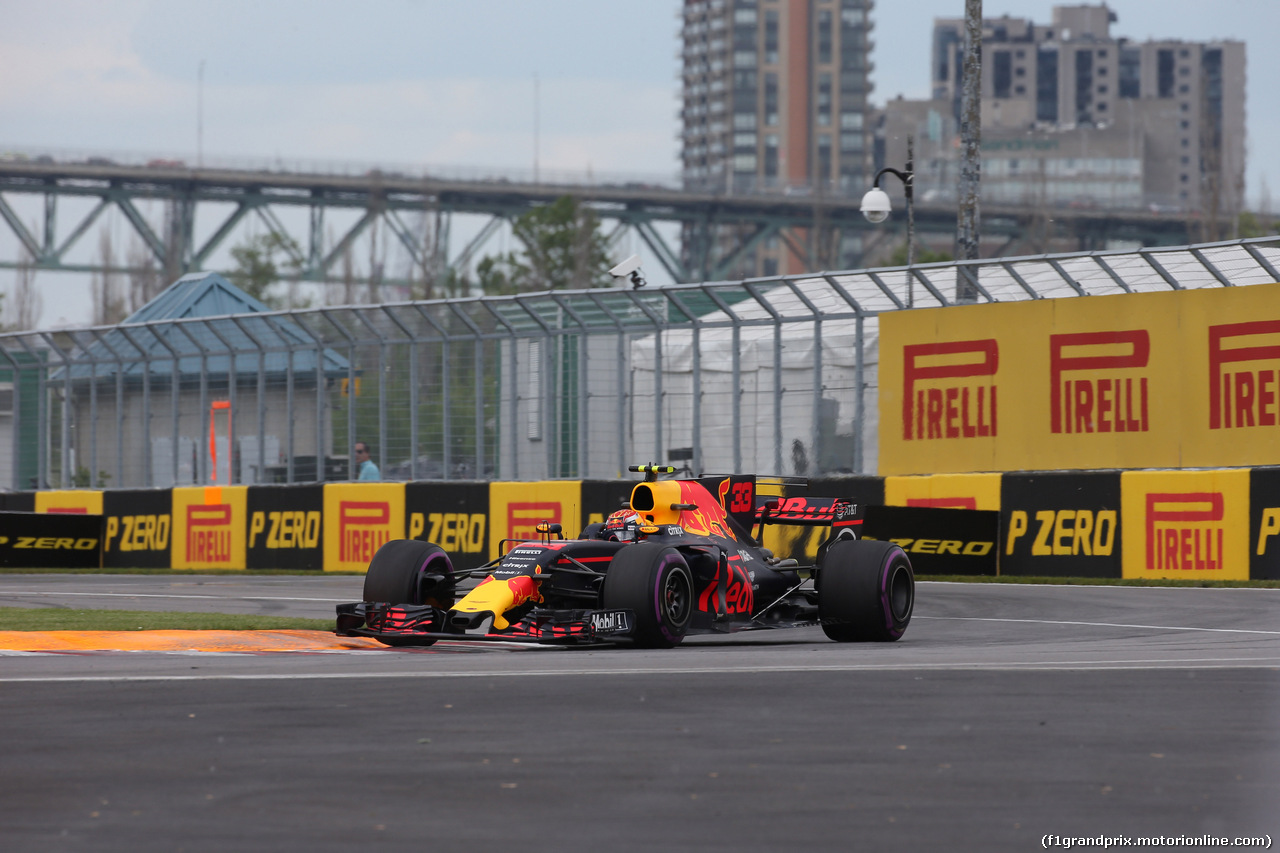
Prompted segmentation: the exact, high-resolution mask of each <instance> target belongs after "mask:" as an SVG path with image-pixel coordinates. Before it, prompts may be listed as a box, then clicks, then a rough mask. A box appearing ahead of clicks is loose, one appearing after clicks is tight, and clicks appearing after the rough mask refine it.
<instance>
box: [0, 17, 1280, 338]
mask: <svg viewBox="0 0 1280 853" xmlns="http://www.w3.org/2000/svg"><path fill="white" fill-rule="evenodd" d="M1110 5H1111V7H1112V9H1113V10H1115V12H1116V13H1117V15H1118V18H1119V20H1118V22H1117V23H1116V24H1115V25H1113V28H1112V32H1113V34H1115V35H1120V36H1128V37H1130V38H1133V39H1137V40H1146V39H1148V38H1183V39H1194V40H1210V39H1243V40H1244V41H1245V42H1246V43H1247V45H1248V47H1247V52H1248V82H1247V86H1248V102H1247V121H1248V133H1249V165H1248V170H1249V171H1248V179H1247V183H1248V192H1249V195H1250V198H1251V199H1252V200H1253V201H1255V202H1256V201H1257V200H1258V198H1259V196H1260V194H1261V189H1262V186H1263V182H1264V181H1265V182H1266V183H1268V184H1269V185H1270V186H1272V187H1274V188H1275V189H1273V190H1271V194H1272V195H1274V196H1276V197H1277V198H1276V200H1275V201H1273V202H1272V204H1273V206H1276V205H1277V203H1280V146H1277V145H1275V144H1274V143H1273V142H1271V141H1272V140H1275V139H1277V138H1280V95H1277V94H1276V92H1275V91H1273V90H1272V89H1270V88H1269V86H1270V84H1271V83H1272V82H1273V81H1277V80H1280V56H1278V53H1280V52H1278V51H1277V50H1276V48H1275V45H1274V42H1275V39H1276V34H1277V33H1280V0H1112V2H1111V3H1110ZM680 8H681V3H680V2H679V0H536V2H535V0H465V2H461V0H366V2H363V3H352V2H350V0H40V2H34V1H33V0H0V154H3V153H4V152H8V151H24V152H26V153H40V152H43V151H48V152H51V153H55V154H58V153H63V154H72V153H74V154H78V155H79V156H88V155H92V154H100V155H107V156H109V155H110V154H112V153H113V152H136V153H141V154H150V155H153V156H161V157H174V158H181V159H184V160H187V161H188V162H194V160H195V158H196V152H197V147H198V146H201V147H202V150H203V152H204V156H205V161H206V162H207V163H211V164H212V163H216V162H217V161H218V160H219V159H225V158H247V157H251V158H261V159H267V158H271V159H280V160H284V161H291V160H292V161H297V160H330V161H335V162H342V163H350V164H357V165H359V164H372V163H378V164H385V165H388V166H390V165H394V164H412V165H416V166H434V167H439V168H442V169H444V168H451V169H453V170H455V171H457V172H460V173H464V174H465V173H466V171H467V170H479V169H485V170H488V169H505V170H512V171H514V170H522V171H529V170H531V169H532V168H533V166H534V161H535V132H534V128H535V112H536V116H537V126H538V128H539V132H538V133H537V136H536V139H537V145H536V157H537V161H538V165H539V166H540V168H541V169H542V170H544V174H546V173H550V172H552V171H554V170H565V171H572V172H575V173H577V174H579V175H582V174H585V173H586V172H587V171H588V170H590V171H591V172H592V173H593V174H594V173H611V174H617V173H632V174H635V175H655V176H657V175H662V176H668V177H669V176H673V175H674V174H675V172H676V169H677V153H678V143H677V135H678V133H679V130H680V123H679V117H678V108H679V81H678V72H679V62H678V58H677V54H678V51H679V11H680ZM1051 8H1052V3H1051V2H1048V0H1044V1H1043V2H1042V1H1041V0H986V2H985V4H984V12H985V14H986V16H987V17H993V16H998V15H1001V14H1004V13H1008V14H1011V15H1015V16H1022V17H1031V18H1033V19H1034V20H1036V21H1037V22H1044V23H1047V22H1049V21H1050V20H1051V15H1052V13H1051ZM963 12H964V0H880V2H878V3H877V4H876V8H875V11H874V13H873V20H874V22H875V30H874V31H873V37H874V39H875V44H876V47H875V51H874V54H873V60H874V62H875V71H874V73H873V82H874V84H875V91H874V94H873V98H874V100H875V101H876V102H878V103H883V102H884V101H885V100H886V99H888V98H892V97H895V96H897V95H898V94H902V95H905V96H906V97H909V98H914V97H927V96H928V94H929V84H928V66H929V44H930V33H931V28H932V22H933V19H934V17H936V16H944V17H960V16H962V15H963ZM202 64H203V85H199V84H198V81H199V80H200V79H201V72H200V69H201V66H202ZM535 77H536V80H537V83H536V87H535ZM535 88H536V91H537V93H538V97H537V99H536V105H537V109H536V111H535ZM201 103H202V104H203V106H202V108H200V107H199V105H200V104H201ZM201 118H202V119H203V121H202V122H201ZM201 124H202V126H203V132H202V133H198V128H199V127H200V126H201ZM59 316H61V315H59ZM49 319H50V320H51V321H56V319H58V318H57V317H51V318H49ZM70 319H74V318H70Z"/></svg>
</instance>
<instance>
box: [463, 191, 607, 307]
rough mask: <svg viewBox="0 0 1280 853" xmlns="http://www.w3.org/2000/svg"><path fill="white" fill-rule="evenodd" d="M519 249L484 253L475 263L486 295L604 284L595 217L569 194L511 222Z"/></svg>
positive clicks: (603, 252) (602, 247) (603, 247)
mask: <svg viewBox="0 0 1280 853" xmlns="http://www.w3.org/2000/svg"><path fill="white" fill-rule="evenodd" d="M511 230H512V232H513V233H514V234H515V235H516V237H517V238H518V239H519V240H520V242H521V243H522V244H523V245H524V249H523V251H521V252H507V253H506V254H503V255H497V256H487V257H485V258H483V259H481V261H480V262H479V263H478V264H477V265H476V277H477V278H478V279H479V283H480V288H481V290H482V291H484V293H486V294H511V293H523V292H527V291H531V290H582V289H586V288H590V287H608V286H610V285H611V284H612V279H610V278H609V273H608V269H609V257H608V252H607V249H608V244H607V241H606V240H605V237H604V235H603V234H601V233H600V220H599V218H597V217H596V215H595V213H594V212H593V211H592V210H591V209H590V208H587V207H583V206H582V205H580V204H579V203H578V201H577V200H576V199H574V198H573V197H571V196H561V197H560V198H558V199H556V200H555V201H553V202H552V203H551V204H547V205H542V206H540V207H535V208H533V209H532V210H530V211H529V212H527V213H525V214H523V215H522V216H520V217H519V218H518V219H516V220H515V222H513V223H512V224H511Z"/></svg>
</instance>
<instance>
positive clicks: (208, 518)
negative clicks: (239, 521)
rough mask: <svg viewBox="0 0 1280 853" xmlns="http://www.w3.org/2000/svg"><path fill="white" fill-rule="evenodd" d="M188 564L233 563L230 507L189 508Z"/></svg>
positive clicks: (197, 506)
mask: <svg viewBox="0 0 1280 853" xmlns="http://www.w3.org/2000/svg"><path fill="white" fill-rule="evenodd" d="M187 562H191V563H230V562H231V505H230V504H192V505H191V506H188V507H187Z"/></svg>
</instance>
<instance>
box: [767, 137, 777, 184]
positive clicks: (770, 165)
mask: <svg viewBox="0 0 1280 853" xmlns="http://www.w3.org/2000/svg"><path fill="white" fill-rule="evenodd" d="M764 176H765V177H766V178H776V177H778V135H777V134H776V133H770V134H768V135H766V136H765V138H764Z"/></svg>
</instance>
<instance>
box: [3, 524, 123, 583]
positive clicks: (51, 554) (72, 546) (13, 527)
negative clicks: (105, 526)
mask: <svg viewBox="0 0 1280 853" xmlns="http://www.w3.org/2000/svg"><path fill="white" fill-rule="evenodd" d="M0 566H4V567H5V568H7V569H16V568H21V569H27V568H31V569H97V568H101V567H102V516H100V515H83V514H80V513H61V512H58V513H34V512H0Z"/></svg>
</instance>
